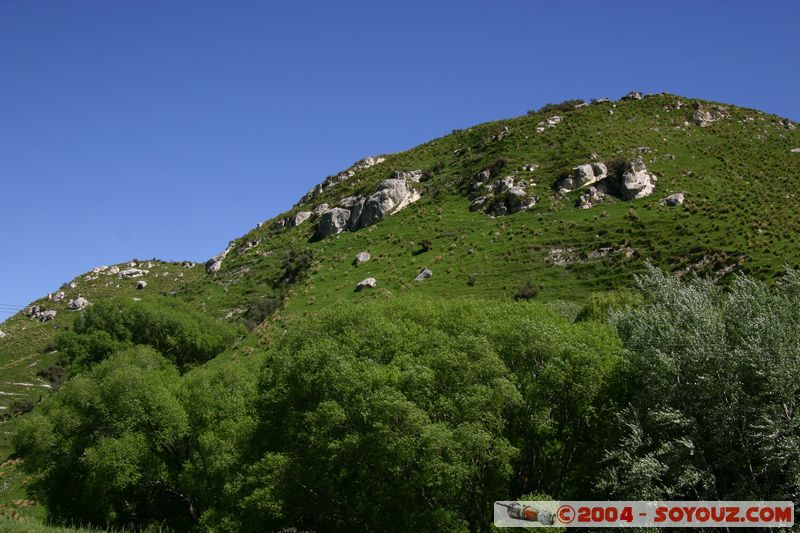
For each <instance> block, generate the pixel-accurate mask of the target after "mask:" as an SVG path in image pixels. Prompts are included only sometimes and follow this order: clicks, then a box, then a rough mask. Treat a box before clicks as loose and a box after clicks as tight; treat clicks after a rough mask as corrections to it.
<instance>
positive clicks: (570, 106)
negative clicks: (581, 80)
mask: <svg viewBox="0 0 800 533" xmlns="http://www.w3.org/2000/svg"><path fill="white" fill-rule="evenodd" d="M582 103H583V100H581V99H580V98H573V99H570V100H564V101H563V102H559V103H557V104H545V105H543V106H542V107H540V108H539V109H538V110H536V111H529V112H528V114H536V113H554V112H566V111H572V110H574V109H575V106H578V105H580V104H582Z"/></svg>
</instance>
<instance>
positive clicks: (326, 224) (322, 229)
mask: <svg viewBox="0 0 800 533" xmlns="http://www.w3.org/2000/svg"><path fill="white" fill-rule="evenodd" d="M349 223H350V211H348V210H347V209H343V208H341V207H334V208H333V209H330V210H328V211H326V212H325V213H323V214H322V216H321V217H319V222H317V231H316V233H315V236H316V238H317V239H324V238H325V237H327V236H329V235H336V234H338V233H341V232H343V231H345V230H346V229H347V227H348V225H349Z"/></svg>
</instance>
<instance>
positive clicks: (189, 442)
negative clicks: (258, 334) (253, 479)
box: [14, 346, 255, 530]
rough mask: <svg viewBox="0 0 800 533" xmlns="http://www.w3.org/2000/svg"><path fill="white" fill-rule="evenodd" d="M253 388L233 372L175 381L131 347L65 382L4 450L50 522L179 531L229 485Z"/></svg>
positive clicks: (164, 365)
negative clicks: (18, 459)
mask: <svg viewBox="0 0 800 533" xmlns="http://www.w3.org/2000/svg"><path fill="white" fill-rule="evenodd" d="M254 384H255V381H254V379H253V376H252V374H251V373H249V372H246V371H244V369H242V368H241V367H239V366H238V365H236V364H233V363H231V364H230V365H227V366H226V368H225V371H224V372H221V371H213V370H205V369H203V370H198V372H196V373H190V374H187V375H186V376H184V378H183V379H182V378H181V377H180V376H179V374H178V372H177V370H176V369H175V367H174V366H173V365H172V364H171V363H170V362H169V361H168V360H167V359H165V358H164V357H162V356H160V355H159V354H157V353H156V352H154V351H153V349H152V348H149V347H144V346H137V347H135V348H132V349H129V350H125V351H123V352H119V353H116V354H114V355H112V356H111V357H109V358H108V359H106V360H104V361H102V362H100V363H98V364H97V365H95V366H94V367H92V368H91V369H89V370H87V371H86V372H84V373H82V374H80V375H78V376H75V377H73V378H71V379H70V380H68V381H67V382H66V383H65V384H64V386H63V387H62V388H61V390H59V392H58V393H56V394H55V395H53V396H52V397H51V398H50V399H48V400H47V401H46V402H45V403H44V404H43V405H42V407H41V408H39V409H37V410H36V412H35V413H33V415H32V416H30V417H28V418H27V419H25V420H24V421H23V422H22V424H21V425H20V429H19V431H18V432H17V434H16V436H15V438H14V444H15V447H16V449H17V451H18V452H19V453H20V454H22V455H24V456H25V458H26V462H25V466H26V468H27V469H29V470H30V471H32V472H36V473H37V474H38V481H36V483H35V486H34V489H33V490H34V494H35V495H36V496H37V497H38V498H40V499H41V501H43V502H44V503H45V505H46V506H47V510H48V513H49V515H50V518H51V520H53V521H54V522H56V523H60V524H71V523H80V524H109V525H113V526H117V527H120V526H126V525H135V526H137V527H139V526H147V525H158V524H164V523H166V524H169V525H170V526H171V527H175V528H178V529H183V530H185V529H188V528H189V527H190V526H191V525H193V524H196V523H197V521H198V520H199V518H200V515H201V514H202V512H203V511H204V510H206V509H207V508H208V507H210V506H211V505H212V503H213V504H214V505H218V495H219V494H220V493H221V492H222V486H223V485H224V483H225V480H227V479H230V478H232V477H233V476H234V472H235V471H234V470H233V469H232V468H231V465H232V464H233V463H236V462H237V461H236V460H235V459H234V458H235V457H238V455H237V454H238V453H239V451H241V450H243V449H245V446H244V444H243V443H242V439H243V437H244V436H248V435H249V434H250V432H251V431H250V430H248V428H249V427H251V426H252V423H251V422H249V420H252V417H251V416H250V414H249V411H248V409H247V407H246V398H247V397H248V393H251V392H252V390H253V386H254Z"/></svg>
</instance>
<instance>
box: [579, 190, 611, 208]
mask: <svg viewBox="0 0 800 533" xmlns="http://www.w3.org/2000/svg"><path fill="white" fill-rule="evenodd" d="M605 196H606V195H605V192H603V191H602V190H601V189H599V188H598V187H595V186H594V185H592V186H590V187H589V189H588V190H587V191H586V192H585V193H584V194H582V195H580V197H579V198H578V207H580V208H581V209H589V208H592V207H594V206H596V205H597V204H598V203H600V202H602V201H603V198H605Z"/></svg>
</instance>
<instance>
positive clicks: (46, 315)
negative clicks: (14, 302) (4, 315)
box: [27, 305, 57, 322]
mask: <svg viewBox="0 0 800 533" xmlns="http://www.w3.org/2000/svg"><path fill="white" fill-rule="evenodd" d="M56 314H57V313H56V311H55V310H54V309H42V308H41V307H40V306H38V305H32V306H30V307H29V308H28V309H27V315H28V316H29V317H31V318H33V319H36V320H38V321H40V322H47V321H49V320H53V319H54V318H55V317H56Z"/></svg>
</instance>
